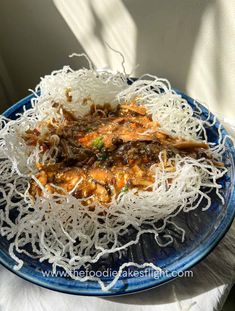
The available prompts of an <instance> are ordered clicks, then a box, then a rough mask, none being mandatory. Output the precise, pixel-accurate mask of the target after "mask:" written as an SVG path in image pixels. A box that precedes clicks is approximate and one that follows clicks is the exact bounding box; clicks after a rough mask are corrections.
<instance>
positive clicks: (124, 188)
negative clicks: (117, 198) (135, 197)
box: [121, 184, 129, 193]
mask: <svg viewBox="0 0 235 311" xmlns="http://www.w3.org/2000/svg"><path fill="white" fill-rule="evenodd" d="M128 190H129V187H128V185H127V184H126V185H125V186H124V187H123V188H122V190H121V192H122V193H125V192H127V191H128Z"/></svg>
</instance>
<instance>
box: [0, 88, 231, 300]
mask: <svg viewBox="0 0 235 311" xmlns="http://www.w3.org/2000/svg"><path fill="white" fill-rule="evenodd" d="M177 92H178V93H179V94H181V95H182V97H183V98H185V99H186V100H187V101H188V102H189V104H190V105H191V106H192V107H193V108H194V109H196V107H195V105H194V101H193V100H192V98H190V97H188V96H186V95H184V94H183V93H181V92H179V91H177ZM31 98H32V95H30V96H28V97H26V98H24V99H22V100H21V101H19V102H18V103H17V104H15V105H14V106H12V107H11V108H9V109H8V110H7V111H5V113H4V116H6V117H8V118H11V119H16V118H17V116H16V114H17V113H19V112H21V111H22V109H23V106H26V108H27V109H28V108H30V100H31ZM201 109H202V115H201V118H203V119H206V118H207V117H208V115H210V120H211V121H212V119H213V115H212V114H209V111H208V110H207V109H206V108H204V107H201ZM219 126H220V123H219V121H217V122H216V124H215V125H214V126H213V127H211V128H208V129H207V135H208V138H209V141H211V142H215V143H216V142H217V140H218V127H219ZM222 135H223V137H224V136H225V135H227V132H226V130H225V129H224V128H223V127H222ZM226 149H227V151H226V153H225V155H224V162H225V165H226V167H228V168H229V173H228V174H227V175H226V176H224V177H223V178H222V179H221V180H220V183H221V185H222V189H223V196H224V198H225V204H224V205H222V204H221V201H219V200H218V198H217V196H216V195H215V194H213V193H211V198H212V204H211V207H210V208H209V209H208V210H207V211H204V212H202V211H201V208H200V207H199V208H197V209H196V210H194V211H191V212H189V213H182V214H179V215H178V216H176V218H174V222H176V224H178V225H179V226H180V227H182V228H183V229H185V231H186V239H185V242H184V243H182V242H181V239H180V235H179V233H178V232H177V231H175V230H174V228H171V227H168V228H167V229H166V231H168V232H169V233H171V235H173V236H174V243H173V244H172V245H170V246H168V247H165V248H160V247H158V246H157V245H156V243H155V241H154V238H153V237H152V236H151V235H144V236H143V237H142V238H141V240H140V242H139V244H138V245H136V246H132V247H131V248H130V250H129V251H128V253H127V254H125V256H123V258H121V259H120V258H118V257H115V256H113V255H112V256H109V257H108V258H106V259H104V260H103V261H102V263H100V265H101V266H102V269H104V268H109V269H112V270H117V269H118V266H119V265H120V264H121V263H123V262H125V261H135V262H139V263H143V262H153V263H154V264H156V265H158V266H160V267H161V268H162V269H164V270H167V272H168V273H167V274H164V275H161V276H159V275H155V274H154V273H153V271H151V270H149V269H148V273H147V271H146V269H144V270H142V274H141V273H139V274H138V276H135V277H131V276H129V277H125V275H123V276H122V277H121V278H120V279H119V280H118V282H117V283H116V285H115V286H114V287H113V288H112V289H111V290H109V291H108V292H103V291H102V290H101V288H100V286H99V285H98V284H97V283H96V282H92V281H87V282H79V281H75V280H72V279H71V278H68V277H63V276H57V277H54V276H48V277H45V276H43V274H42V271H44V272H45V271H50V270H51V266H50V264H49V263H46V262H44V263H40V262H39V261H38V260H35V259H31V258H29V257H27V256H26V255H22V256H21V258H22V259H23V260H24V263H25V264H24V266H23V268H22V269H21V270H20V271H14V270H13V266H14V264H15V263H14V261H13V260H12V258H11V257H10V256H9V254H8V246H9V241H7V240H6V239H5V238H3V237H1V238H0V262H1V263H2V264H3V265H4V266H5V267H6V268H8V269H9V270H11V271H13V272H14V273H16V274H17V275H18V276H20V277H22V278H24V279H26V280H28V281H30V282H32V283H35V284H38V285H40V286H43V287H46V288H49V289H52V290H56V291H61V292H65V293H69V294H78V295H90V296H111V295H122V294H129V293H133V292H137V291H141V290H144V289H148V288H151V287H154V286H157V285H160V284H163V283H164V282H167V281H169V280H170V279H172V278H174V277H175V276H176V275H177V274H178V273H180V272H182V271H185V270H187V269H189V268H191V267H192V266H194V265H195V264H197V263H198V262H199V261H200V260H202V259H203V258H204V257H205V256H206V255H208V253H209V252H210V251H211V250H212V249H213V248H214V247H215V246H216V244H217V243H218V242H219V241H220V239H221V238H222V237H223V236H224V234H225V233H226V231H227V230H228V228H229V227H230V225H231V223H232V220H233V218H234V214H235V186H234V181H235V171H234V162H235V149H234V147H233V145H232V143H231V142H230V141H229V140H227V142H226ZM96 268H97V267H96ZM98 268H99V267H98ZM132 270H133V271H137V272H140V270H138V269H137V268H133V269H132ZM109 280H110V279H109V278H106V279H105V280H104V281H109Z"/></svg>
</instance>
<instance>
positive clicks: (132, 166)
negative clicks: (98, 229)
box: [23, 101, 219, 206]
mask: <svg viewBox="0 0 235 311" xmlns="http://www.w3.org/2000/svg"><path fill="white" fill-rule="evenodd" d="M54 107H55V108H56V110H57V112H58V113H60V114H61V116H62V118H61V120H60V122H59V121H57V120H55V119H54V118H51V119H50V121H47V122H43V121H42V122H41V123H39V125H38V126H37V128H34V129H30V130H27V131H26V132H25V134H24V137H23V138H24V140H25V141H26V143H27V144H28V145H29V146H36V145H38V146H39V148H40V151H41V153H45V152H46V151H48V150H51V148H53V147H54V150H55V151H54V152H55V154H54V159H55V161H54V162H52V163H51V162H50V161H49V162H48V163H46V164H45V163H44V164H42V163H37V169H38V173H37V174H36V177H37V179H38V180H39V181H40V183H41V184H42V185H43V186H44V187H45V188H46V189H47V190H48V191H49V192H52V193H54V192H57V193H59V192H61V193H62V192H63V191H64V192H70V193H71V194H72V195H73V196H75V197H76V198H79V199H83V198H84V199H86V200H85V201H84V204H86V203H85V202H87V204H91V203H93V202H95V203H97V202H98V203H100V204H102V205H104V206H107V205H108V204H109V203H110V202H111V200H112V197H113V196H118V195H119V194H120V193H122V192H126V191H128V190H129V189H133V188H137V189H139V190H147V191H151V186H152V184H153V182H154V176H153V171H152V170H151V166H152V165H153V164H155V165H164V169H165V170H166V171H174V170H175V167H174V161H173V160H172V159H171V160H170V158H174V156H175V155H176V154H180V155H182V156H187V155H190V156H191V157H194V158H200V157H202V156H205V157H208V155H205V152H204V150H205V149H207V148H208V145H207V144H205V143H203V142H200V141H199V142H197V141H187V140H184V139H182V138H178V137H172V136H170V135H168V134H166V133H164V132H162V131H161V129H160V125H159V123H158V122H156V121H153V120H152V117H151V114H149V113H148V111H147V109H146V108H145V107H144V106H139V105H137V104H136V102H135V101H133V102H131V103H123V104H120V105H118V106H117V107H115V108H112V107H111V105H110V104H105V105H103V106H99V105H92V106H91V108H90V112H89V113H88V114H87V115H85V116H83V117H78V118H75V117H74V116H73V114H72V113H70V112H68V111H66V110H65V109H64V108H62V106H60V105H59V104H57V103H55V104H54ZM160 152H161V158H162V161H160V160H159V154H160ZM218 165H219V164H218ZM30 194H31V195H32V196H33V197H36V196H37V195H42V190H41V188H40V187H39V186H38V184H37V183H36V182H35V181H33V180H32V182H31V187H30Z"/></svg>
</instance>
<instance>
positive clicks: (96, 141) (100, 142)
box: [92, 136, 104, 150]
mask: <svg viewBox="0 0 235 311" xmlns="http://www.w3.org/2000/svg"><path fill="white" fill-rule="evenodd" d="M92 145H93V146H94V147H95V148H97V149H99V150H101V149H102V148H103V147H104V142H103V136H99V137H96V138H95V139H94V140H93V141H92Z"/></svg>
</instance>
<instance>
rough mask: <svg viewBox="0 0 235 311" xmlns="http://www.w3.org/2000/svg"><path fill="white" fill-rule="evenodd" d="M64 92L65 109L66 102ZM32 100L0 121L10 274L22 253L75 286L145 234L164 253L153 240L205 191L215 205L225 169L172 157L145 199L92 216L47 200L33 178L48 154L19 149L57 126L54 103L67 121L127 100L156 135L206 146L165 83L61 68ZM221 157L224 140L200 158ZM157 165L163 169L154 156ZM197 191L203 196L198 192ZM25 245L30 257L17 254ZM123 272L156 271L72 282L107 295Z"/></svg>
mask: <svg viewBox="0 0 235 311" xmlns="http://www.w3.org/2000/svg"><path fill="white" fill-rule="evenodd" d="M67 90H69V94H70V96H71V100H70V101H68V98H67V97H66V92H67ZM39 93H40V95H38V94H39ZM34 94H35V95H36V97H35V98H34V99H32V108H31V109H29V110H25V111H24V112H23V113H22V114H21V115H19V117H18V119H17V120H15V121H12V120H8V119H6V118H3V117H2V118H1V130H0V159H1V161H0V184H1V187H0V193H1V195H0V206H1V209H0V216H1V217H0V230H1V235H3V236H6V237H7V239H9V240H10V239H13V240H12V242H11V244H10V248H9V254H10V256H11V257H12V258H13V259H14V260H15V261H16V266H15V269H20V268H21V267H22V265H23V261H22V260H21V259H19V258H18V256H17V253H21V252H24V253H25V254H28V255H31V256H36V257H38V258H39V260H40V261H41V262H42V261H44V260H48V261H49V263H51V264H52V267H53V269H54V270H56V268H58V267H62V268H63V269H64V270H65V271H66V272H67V273H68V274H69V275H70V276H71V277H72V278H75V279H76V277H75V276H74V275H73V274H72V271H74V270H75V269H79V268H85V267H87V265H89V264H92V263H96V262H99V260H100V259H102V258H103V257H104V256H107V255H108V254H112V253H117V252H121V251H123V250H126V249H127V248H128V247H129V246H130V245H134V244H137V243H138V242H139V239H140V237H141V235H143V234H145V233H148V234H152V235H153V236H154V238H155V241H156V243H157V244H158V245H160V246H162V247H164V246H166V245H169V244H170V243H172V241H173V238H172V237H171V236H170V235H169V234H167V235H166V234H165V239H166V242H165V243H163V242H162V241H161V240H160V239H159V233H162V232H164V229H165V227H166V224H167V222H168V223H171V224H173V219H174V217H175V216H176V215H177V214H178V213H180V212H189V211H191V210H194V209H196V208H199V206H201V204H202V202H203V207H202V209H203V210H206V209H208V208H209V207H210V205H211V199H210V196H209V195H208V193H207V192H208V191H210V190H211V189H216V193H217V194H218V196H219V198H220V199H221V200H222V202H223V197H222V196H221V194H220V192H219V191H220V187H221V186H220V185H219V184H218V179H219V178H221V177H222V176H223V175H224V174H225V173H226V171H227V170H226V168H223V167H222V168H221V167H215V166H214V165H213V163H212V162H211V163H210V162H209V161H208V160H206V159H205V158H201V159H199V160H196V159H193V158H191V157H181V156H180V155H177V156H176V157H174V158H172V159H169V161H171V160H172V161H174V163H175V171H174V172H169V171H165V170H164V165H162V166H161V165H153V166H152V171H153V173H154V176H155V181H154V183H153V185H152V191H147V190H146V191H137V189H132V190H129V191H127V192H126V193H121V194H120V195H119V196H118V197H117V198H115V197H113V199H112V202H111V205H110V207H109V208H108V209H106V212H105V213H103V211H104V209H103V207H102V206H100V205H99V204H93V207H94V209H93V210H90V209H88V207H87V206H84V205H83V204H82V202H81V201H82V200H80V199H76V198H75V197H74V196H73V195H72V191H71V192H70V193H64V194H58V193H56V195H55V194H52V193H49V192H47V190H46V189H45V188H44V187H43V185H42V184H41V183H40V182H39V180H37V178H36V177H35V175H34V174H35V173H36V172H37V168H36V163H37V162H42V163H43V162H44V163H48V162H51V163H53V161H54V160H55V157H56V156H55V155H56V146H54V147H53V148H54V149H53V150H52V149H51V150H49V151H48V152H46V153H45V154H43V155H42V153H41V152H40V149H39V147H38V146H36V147H35V148H33V149H32V147H29V146H27V145H26V143H25V141H24V140H23V139H22V134H23V133H24V132H25V131H26V130H27V129H30V128H35V126H36V125H37V123H38V122H42V121H47V120H50V119H52V118H55V119H56V120H57V121H58V122H60V121H61V120H60V118H61V116H60V115H59V114H58V113H57V111H56V109H55V108H53V103H60V104H61V105H62V106H63V107H64V108H65V109H66V110H68V111H70V112H72V113H73V114H74V115H76V116H82V115H84V114H86V113H87V112H88V111H89V108H90V106H91V105H92V104H93V103H96V104H103V103H111V104H112V105H113V106H115V105H117V104H118V103H120V102H123V101H126V102H129V101H131V100H132V99H134V98H135V99H136V100H137V103H138V104H139V105H145V106H146V107H147V108H148V110H149V112H150V113H151V114H152V118H153V120H155V121H158V122H159V123H160V126H161V130H162V131H164V132H166V133H169V134H170V135H173V136H179V137H182V138H185V139H188V140H202V141H204V142H207V137H206V132H205V125H206V126H210V124H208V122H207V120H206V121H202V120H201V119H200V110H199V111H198V112H197V114H196V115H195V114H194V111H193V109H192V108H191V107H190V105H189V104H188V103H187V101H186V100H184V99H182V98H181V96H179V95H177V94H176V93H175V92H174V91H173V90H172V89H171V86H170V84H169V82H168V81H167V80H164V79H159V78H157V77H155V76H151V75H145V76H143V77H142V78H141V79H140V80H137V81H135V82H133V83H132V84H131V85H128V83H127V76H126V75H125V74H123V73H116V74H114V73H110V72H105V71H102V72H97V71H96V70H94V69H93V68H92V67H91V68H90V69H80V70H78V71H73V70H72V69H71V68H70V67H68V66H65V67H64V68H63V69H61V70H58V71H54V72H52V74H51V75H47V76H45V77H44V78H43V79H41V82H40V84H39V85H38V86H37V87H36V89H35V92H34ZM224 150H225V139H224V140H223V141H220V142H219V145H218V146H211V148H210V150H209V151H208V152H212V154H213V159H214V160H218V161H220V160H221V157H222V153H223V152H224ZM159 161H160V163H162V164H163V160H162V155H161V154H160V156H159ZM31 178H34V180H35V181H36V182H37V184H38V185H39V186H40V188H41V189H42V190H43V196H41V197H37V198H36V199H35V202H32V200H31V198H30V196H29V186H30V180H31ZM169 181H170V182H169ZM202 187H203V188H206V189H207V190H208V191H202ZM200 208H201V207H200ZM13 210H16V211H18V215H17V217H16V219H15V220H14V221H13V220H11V219H10V216H9V214H10V212H11V211H13ZM158 220H163V223H161V225H156V223H157V221H158ZM144 224H148V228H149V229H143V225H144ZM130 226H131V227H132V228H135V230H136V235H135V236H134V237H133V236H132V237H131V238H127V240H126V242H125V243H123V242H122V243H121V242H120V237H121V236H123V235H127V233H128V230H129V229H128V228H129V227H130ZM175 226H176V225H175ZM176 228H177V230H178V231H179V232H181V234H182V241H183V240H184V236H185V235H187V232H185V231H184V230H183V229H182V228H179V227H178V226H176ZM29 244H30V245H31V248H32V253H33V254H30V253H28V252H27V251H26V250H25V247H26V245H29ZM131 265H132V266H133V265H135V266H136V267H139V268H140V267H142V268H145V267H147V266H149V267H151V268H154V269H156V270H158V269H159V267H156V266H155V265H154V264H153V263H145V264H143V265H140V264H138V263H133V262H129V263H125V264H123V265H121V266H120V267H119V272H118V275H117V276H116V277H115V279H114V280H113V281H112V282H111V283H110V284H108V285H107V286H105V284H104V283H103V281H102V280H101V279H99V278H92V277H84V278H79V280H80V281H86V280H95V281H97V282H98V283H99V284H100V286H101V288H102V289H103V290H109V289H110V288H111V287H112V286H114V285H115V282H116V281H117V280H118V278H119V277H120V275H121V272H122V271H123V269H124V268H126V267H128V266H131Z"/></svg>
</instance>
